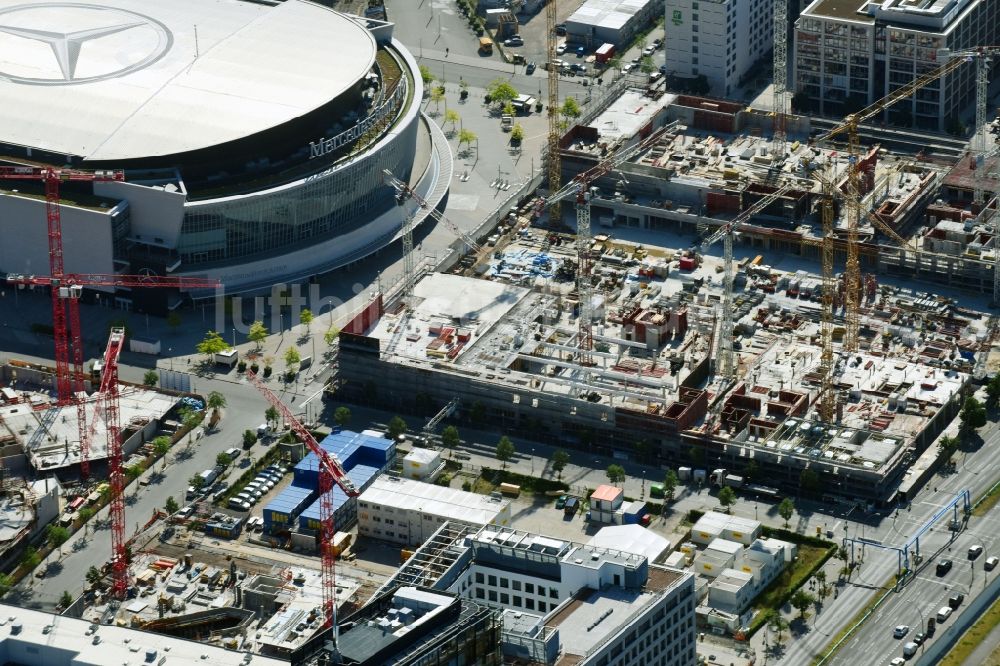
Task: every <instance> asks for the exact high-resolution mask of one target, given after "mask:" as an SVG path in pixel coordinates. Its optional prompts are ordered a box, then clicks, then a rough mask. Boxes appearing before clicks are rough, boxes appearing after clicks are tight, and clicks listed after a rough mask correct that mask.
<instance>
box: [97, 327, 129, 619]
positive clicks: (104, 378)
mask: <svg viewBox="0 0 1000 666" xmlns="http://www.w3.org/2000/svg"><path fill="white" fill-rule="evenodd" d="M124 344H125V329H124V328H112V329H111V335H110V336H109V337H108V346H107V348H106V349H105V350H104V369H103V371H102V374H101V388H100V391H99V392H98V397H97V399H98V407H97V412H95V414H94V422H95V423H96V422H97V417H98V414H99V413H100V411H101V408H102V407H103V411H104V423H105V427H106V428H107V430H108V460H109V465H108V467H109V469H108V481H109V483H110V485H111V498H110V501H109V503H108V517H109V518H110V519H111V576H112V587H111V590H112V594H113V595H114V597H115V598H116V599H119V600H120V599H124V598H125V591H126V589H127V588H128V554H127V552H126V548H125V494H124V490H125V472H124V470H122V431H121V419H120V418H119V414H118V357H119V355H121V351H122V346H123V345H124Z"/></svg>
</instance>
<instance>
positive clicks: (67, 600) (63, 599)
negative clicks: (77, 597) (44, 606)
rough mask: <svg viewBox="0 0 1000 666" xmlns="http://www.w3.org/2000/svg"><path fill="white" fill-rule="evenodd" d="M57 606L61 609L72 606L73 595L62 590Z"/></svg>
mask: <svg viewBox="0 0 1000 666" xmlns="http://www.w3.org/2000/svg"><path fill="white" fill-rule="evenodd" d="M59 605H60V606H61V607H62V608H69V607H70V606H72V605H73V595H72V594H70V593H69V590H63V593H62V594H61V595H59Z"/></svg>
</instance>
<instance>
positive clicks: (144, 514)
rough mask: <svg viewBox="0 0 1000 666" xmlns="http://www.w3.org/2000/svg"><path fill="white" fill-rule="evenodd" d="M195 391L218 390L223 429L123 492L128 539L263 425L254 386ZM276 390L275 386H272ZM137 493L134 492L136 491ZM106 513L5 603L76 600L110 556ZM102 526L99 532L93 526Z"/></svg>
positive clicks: (257, 449) (207, 384) (133, 371)
mask: <svg viewBox="0 0 1000 666" xmlns="http://www.w3.org/2000/svg"><path fill="white" fill-rule="evenodd" d="M145 370H146V369H145V368H140V367H133V366H123V367H121V368H120V376H121V377H122V379H125V380H128V381H141V379H142V373H143V372H145ZM196 382H197V388H198V390H199V391H202V392H204V393H208V392H209V391H212V390H217V391H220V392H222V393H223V395H225V396H226V400H227V403H228V404H227V406H226V408H225V409H224V410H223V418H222V421H221V422H220V426H221V429H220V430H218V431H217V432H215V433H211V434H206V435H205V436H204V437H202V438H201V439H199V440H197V441H196V442H194V444H193V445H191V446H190V448H189V450H187V451H186V450H185V449H187V448H188V447H187V446H186V445H185V444H184V443H178V444H177V445H176V446H175V447H174V448H173V449H172V450H171V452H170V453H169V454H167V461H168V462H167V466H166V469H165V471H164V472H163V473H162V474H158V475H156V476H155V477H154V478H153V482H152V483H150V485H148V486H146V487H145V488H143V487H141V486H139V485H138V483H133V484H131V485H130V486H128V488H127V489H126V505H125V526H126V530H125V533H126V537H130V536H131V535H132V534H133V533H134V532H135V530H136V529H137V527H138V526H140V525H143V524H145V523H146V521H147V520H149V518H150V517H151V516H152V515H153V511H155V510H156V509H161V508H163V506H164V504H165V503H166V500H167V497H169V496H173V497H174V498H175V499H176V500H177V501H178V503H179V504H181V505H182V506H183V505H184V504H185V500H184V494H185V492H186V490H187V487H188V479H190V478H191V477H192V476H194V475H195V474H197V473H198V472H200V471H202V470H204V469H208V468H210V467H213V466H214V465H215V458H216V456H217V455H218V454H219V453H220V452H222V451H223V450H225V449H227V448H229V447H231V446H237V447H242V433H243V431H244V430H245V429H247V428H256V426H257V425H259V424H260V423H262V422H263V421H264V410H265V409H266V408H267V403H266V402H265V401H264V398H263V397H262V396H261V395H260V394H259V393H258V392H257V391H256V389H254V388H253V387H252V386H250V385H248V384H246V383H234V382H231V381H226V380H222V379H210V378H204V377H202V378H198V379H197V380H196ZM272 388H273V389H274V390H277V386H274V387H272ZM285 395H288V397H289V402H292V401H293V400H294V402H295V404H300V403H301V401H302V400H303V399H304V397H305V390H304V389H303V390H302V392H301V393H300V394H298V395H297V396H294V397H293V395H292V394H285ZM265 450H266V448H265V447H264V446H263V445H262V444H260V443H258V444H255V445H254V446H253V448H252V449H251V450H250V451H248V452H245V453H244V454H242V455H241V456H240V459H239V460H238V461H237V463H236V465H235V466H234V467H231V468H230V470H229V473H230V474H232V475H233V476H234V477H236V476H238V475H239V474H241V473H242V467H241V464H243V463H244V461H246V460H248V459H250V458H256V457H259V456H261V455H263V453H264V452H265ZM162 469H163V464H162V462H157V463H156V464H155V465H153V467H152V468H151V469H150V470H147V472H146V473H145V474H144V475H143V476H144V477H150V476H151V475H154V474H156V473H158V472H160V471H161V470H162ZM137 491H138V492H137ZM107 513H108V510H107V508H105V509H103V510H102V511H101V512H100V513H99V514H97V515H96V516H95V517H94V519H92V520H91V521H90V524H89V525H88V527H87V529H86V530H80V531H78V532H77V533H76V534H75V535H74V537H73V538H72V539H70V540H69V541H68V542H67V543H65V544H64V545H63V547H62V549H61V551H62V553H63V554H62V555H60V554H59V553H58V552H53V553H52V555H50V557H49V558H48V559H47V560H46V561H45V562H43V563H42V564H40V565H39V567H38V568H37V569H36V571H45V577H44V578H42V579H39V578H37V577H34V576H32V577H29V578H28V579H26V580H25V581H23V583H22V585H21V586H19V587H18V588H17V589H15V590H13V591H12V592H11V593H9V594H8V596H7V600H8V601H11V602H13V603H18V604H21V605H25V606H29V607H33V608H42V609H45V610H51V609H52V608H53V607H54V606H55V605H56V604H57V602H58V599H59V596H60V595H61V594H62V593H63V591H69V592H70V593H71V594H72V595H73V596H74V597H75V596H77V595H78V594H79V593H80V592H81V590H82V589H83V586H84V584H85V581H84V578H83V574H84V573H85V572H86V571H87V570H88V569H89V568H90V567H91V566H98V567H100V566H101V565H102V564H103V563H104V562H106V561H108V559H109V558H110V556H111V534H110V529H109V528H108V527H107V526H106V525H105V523H106V520H105V519H106V517H107ZM96 526H100V527H96Z"/></svg>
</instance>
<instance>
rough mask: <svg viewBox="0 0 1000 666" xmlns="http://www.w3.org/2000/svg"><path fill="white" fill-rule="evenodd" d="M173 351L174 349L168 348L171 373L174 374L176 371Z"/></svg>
mask: <svg viewBox="0 0 1000 666" xmlns="http://www.w3.org/2000/svg"><path fill="white" fill-rule="evenodd" d="M173 351H174V348H173V347H167V356H169V357H170V371H171V372H173V370H174V355H173V353H171V352H173Z"/></svg>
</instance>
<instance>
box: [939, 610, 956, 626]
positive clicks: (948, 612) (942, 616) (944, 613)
mask: <svg viewBox="0 0 1000 666" xmlns="http://www.w3.org/2000/svg"><path fill="white" fill-rule="evenodd" d="M952 610H953V609H952V607H951V606H941V608H940V609H938V612H937V621H938V624H941V623H942V622H944V621H945V620H947V619H948V618H949V617H951V613H952Z"/></svg>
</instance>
